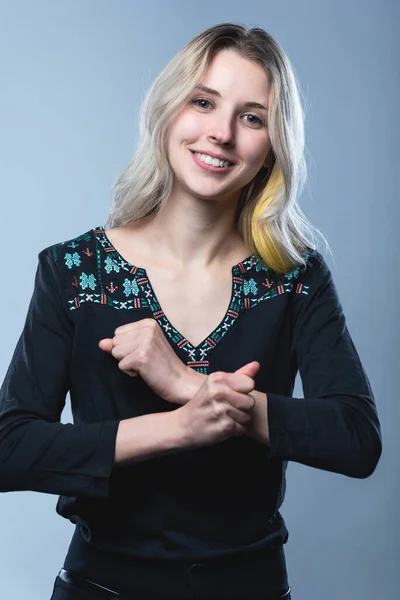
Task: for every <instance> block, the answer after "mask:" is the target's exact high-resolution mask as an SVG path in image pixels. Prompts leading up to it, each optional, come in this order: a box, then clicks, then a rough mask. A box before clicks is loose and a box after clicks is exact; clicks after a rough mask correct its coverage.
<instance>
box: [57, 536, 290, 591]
mask: <svg viewBox="0 0 400 600" xmlns="http://www.w3.org/2000/svg"><path fill="white" fill-rule="evenodd" d="M63 568H64V569H66V570H67V571H68V572H69V573H71V575H76V576H77V577H79V578H82V579H86V580H89V581H93V582H96V583H97V584H100V585H102V586H104V587H106V588H109V589H111V590H114V591H115V592H117V593H120V594H121V595H124V594H127V593H129V591H133V590H136V589H137V585H138V582H142V585H143V586H144V585H147V587H151V586H154V585H158V584H157V581H158V582H163V585H165V586H166V587H169V589H176V587H177V586H178V585H180V583H179V582H182V585H187V580H188V578H196V577H197V578H198V582H199V583H198V585H203V582H204V586H205V587H206V586H207V585H212V586H213V588H215V586H218V585H221V588H222V587H224V588H225V587H226V583H227V582H230V585H232V589H234V590H236V589H237V586H238V585H240V583H241V581H244V580H246V581H250V582H254V585H255V586H257V582H258V583H259V584H260V582H262V585H263V586H265V588H264V589H265V591H266V592H267V593H268V594H269V593H271V598H281V597H283V596H284V594H285V593H287V591H288V589H289V584H288V579H287V571H286V560H285V552H284V547H283V546H278V547H273V548H269V549H266V550H262V551H260V550H257V552H255V551H253V552H251V553H248V554H240V555H232V556H227V557H223V558H212V559H206V560H204V559H202V560H201V561H197V560H196V561H193V560H186V559H178V560H170V559H166V560H162V559H152V558H143V557H132V556H129V557H127V556H124V555H119V554H116V553H114V552H109V551H105V550H102V549H99V548H97V547H96V546H95V545H93V544H92V543H91V542H87V541H86V540H85V539H84V538H83V537H82V534H81V532H80V529H79V526H76V528H75V532H74V534H73V536H72V540H71V543H70V546H69V549H68V553H67V556H66V558H65V561H64V565H63ZM236 577H237V583H235V578H236ZM185 582H186V583H185ZM274 594H276V596H275V595H274ZM247 597H249V598H250V597H251V596H250V595H248V596H247Z"/></svg>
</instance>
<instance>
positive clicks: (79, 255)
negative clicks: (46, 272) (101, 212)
mask: <svg viewBox="0 0 400 600" xmlns="http://www.w3.org/2000/svg"><path fill="white" fill-rule="evenodd" d="M97 230H98V228H96V227H94V228H92V229H89V230H88V231H85V232H83V233H79V234H78V235H76V236H74V237H72V238H70V239H67V240H62V241H58V242H55V243H53V244H51V245H50V246H47V247H46V248H43V249H42V250H41V251H40V252H39V259H41V258H47V259H51V261H52V262H54V263H57V264H58V266H59V267H61V266H64V267H65V268H67V269H70V268H71V267H72V266H73V265H74V266H80V264H81V263H82V261H84V259H85V258H87V257H88V256H89V257H90V256H92V255H94V254H95V248H96V235H95V234H96V231H97Z"/></svg>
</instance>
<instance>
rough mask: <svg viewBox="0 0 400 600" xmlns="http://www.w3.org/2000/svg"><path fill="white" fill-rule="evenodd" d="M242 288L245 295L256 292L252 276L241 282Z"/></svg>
mask: <svg viewBox="0 0 400 600" xmlns="http://www.w3.org/2000/svg"><path fill="white" fill-rule="evenodd" d="M243 289H244V293H245V295H246V296H247V295H248V294H254V295H255V294H257V291H258V288H257V284H256V282H255V281H254V279H253V278H251V279H249V280H247V279H245V280H244V283H243Z"/></svg>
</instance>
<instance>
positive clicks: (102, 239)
mask: <svg viewBox="0 0 400 600" xmlns="http://www.w3.org/2000/svg"><path fill="white" fill-rule="evenodd" d="M92 231H93V235H94V237H95V238H96V240H97V241H98V242H99V244H100V246H101V247H102V249H103V251H104V252H105V253H106V254H107V260H111V261H113V262H114V263H115V264H116V265H117V268H122V269H124V270H125V271H128V272H129V273H130V274H131V275H135V281H136V282H137V284H138V286H139V288H141V289H142V291H143V292H144V296H145V297H146V299H147V300H148V302H149V305H150V309H151V311H152V313H153V316H154V318H155V319H156V320H157V321H158V323H159V324H160V326H161V327H162V328H163V330H164V331H165V333H166V334H167V335H168V336H169V337H170V338H172V340H173V341H174V342H175V343H176V344H177V346H178V347H179V348H182V349H184V350H186V351H187V352H188V354H189V356H190V357H191V358H192V359H194V360H195V361H196V365H197V364H198V363H199V361H200V362H201V361H202V360H203V359H204V358H205V357H206V355H208V353H209V351H210V350H211V349H212V348H214V347H215V346H216V345H217V343H218V342H219V340H220V339H221V338H222V337H223V336H224V335H225V334H226V332H227V331H228V330H229V329H230V327H231V325H232V324H233V323H234V321H236V319H237V317H238V316H239V314H240V313H241V311H242V310H243V309H244V300H243V296H244V293H243V283H244V279H243V274H244V273H245V272H246V271H248V270H250V269H252V268H254V266H255V265H260V261H259V258H258V256H257V255H256V254H252V255H251V256H249V257H247V258H246V259H245V260H243V261H242V262H239V263H237V264H236V265H233V266H232V267H231V273H232V291H231V297H230V301H229V305H228V308H227V310H226V312H225V315H224V317H223V318H222V320H221V321H220V323H219V324H218V325H217V327H216V328H215V329H214V330H213V331H211V332H210V333H209V334H208V335H207V336H206V337H205V338H204V339H203V340H202V341H201V342H200V343H199V344H197V345H193V344H192V343H191V342H189V340H187V339H186V338H185V337H184V336H183V335H182V334H181V333H180V332H179V331H178V330H177V329H176V328H175V327H174V326H173V325H172V323H171V322H170V321H169V319H168V317H167V315H166V314H165V313H164V311H163V309H162V308H161V305H160V303H159V301H158V299H157V296H156V294H155V292H154V289H153V287H152V285H151V282H150V279H149V277H148V275H147V272H146V269H145V268H144V267H140V266H137V265H134V264H132V263H130V262H129V261H128V260H126V259H125V258H124V257H123V256H122V255H121V254H120V253H119V251H118V250H117V249H116V248H115V247H114V246H113V244H112V243H111V241H110V240H109V239H108V237H107V235H106V232H105V229H104V227H103V226H99V227H96V228H94V229H93V230H92ZM265 268H266V267H265ZM196 359H197V360H196Z"/></svg>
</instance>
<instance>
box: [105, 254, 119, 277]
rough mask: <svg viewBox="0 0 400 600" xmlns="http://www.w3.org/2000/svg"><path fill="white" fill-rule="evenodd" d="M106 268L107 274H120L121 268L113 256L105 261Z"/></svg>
mask: <svg viewBox="0 0 400 600" xmlns="http://www.w3.org/2000/svg"><path fill="white" fill-rule="evenodd" d="M104 266H105V269H106V272H107V273H111V271H116V272H117V273H119V272H120V270H121V268H120V267H119V266H118V265H117V264H116V262H115V260H113V259H112V258H111V256H107V258H106V259H105V261H104Z"/></svg>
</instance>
